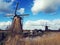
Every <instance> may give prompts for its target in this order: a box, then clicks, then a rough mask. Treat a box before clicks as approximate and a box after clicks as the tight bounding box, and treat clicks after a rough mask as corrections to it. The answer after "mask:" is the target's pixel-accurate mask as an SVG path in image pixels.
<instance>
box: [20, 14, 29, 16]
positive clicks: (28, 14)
mask: <svg viewBox="0 0 60 45" xmlns="http://www.w3.org/2000/svg"><path fill="white" fill-rule="evenodd" d="M19 16H29V14H20V15H19Z"/></svg>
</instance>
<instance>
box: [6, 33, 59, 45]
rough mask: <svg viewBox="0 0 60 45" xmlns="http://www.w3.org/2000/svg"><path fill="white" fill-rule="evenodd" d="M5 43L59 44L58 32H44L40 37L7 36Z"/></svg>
mask: <svg viewBox="0 0 60 45" xmlns="http://www.w3.org/2000/svg"><path fill="white" fill-rule="evenodd" d="M5 45H60V32H49V33H45V34H44V35H43V36H42V37H40V36H37V37H34V38H29V37H27V38H23V39H21V38H20V36H19V35H16V36H15V37H12V38H9V40H7V41H6V43H5Z"/></svg>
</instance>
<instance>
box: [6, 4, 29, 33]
mask: <svg viewBox="0 0 60 45" xmlns="http://www.w3.org/2000/svg"><path fill="white" fill-rule="evenodd" d="M18 5H19V3H17V5H16V9H15V13H14V15H11V14H9V15H6V16H7V17H9V16H13V22H12V25H11V27H10V30H12V31H13V32H17V33H20V32H22V31H23V29H22V23H23V22H22V18H23V16H28V15H29V14H20V15H17V13H16V12H17V9H18Z"/></svg>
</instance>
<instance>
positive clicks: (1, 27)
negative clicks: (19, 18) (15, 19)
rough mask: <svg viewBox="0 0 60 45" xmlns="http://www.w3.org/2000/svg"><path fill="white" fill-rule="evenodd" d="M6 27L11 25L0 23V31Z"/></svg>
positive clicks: (9, 23)
mask: <svg viewBox="0 0 60 45" xmlns="http://www.w3.org/2000/svg"><path fill="white" fill-rule="evenodd" d="M8 25H11V21H7V22H0V29H6V28H7V26H8Z"/></svg>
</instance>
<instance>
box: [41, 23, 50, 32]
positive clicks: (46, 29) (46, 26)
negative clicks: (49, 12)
mask: <svg viewBox="0 0 60 45" xmlns="http://www.w3.org/2000/svg"><path fill="white" fill-rule="evenodd" d="M41 26H45V31H48V30H49V28H48V27H50V26H48V25H47V22H46V23H45V25H41Z"/></svg>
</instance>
